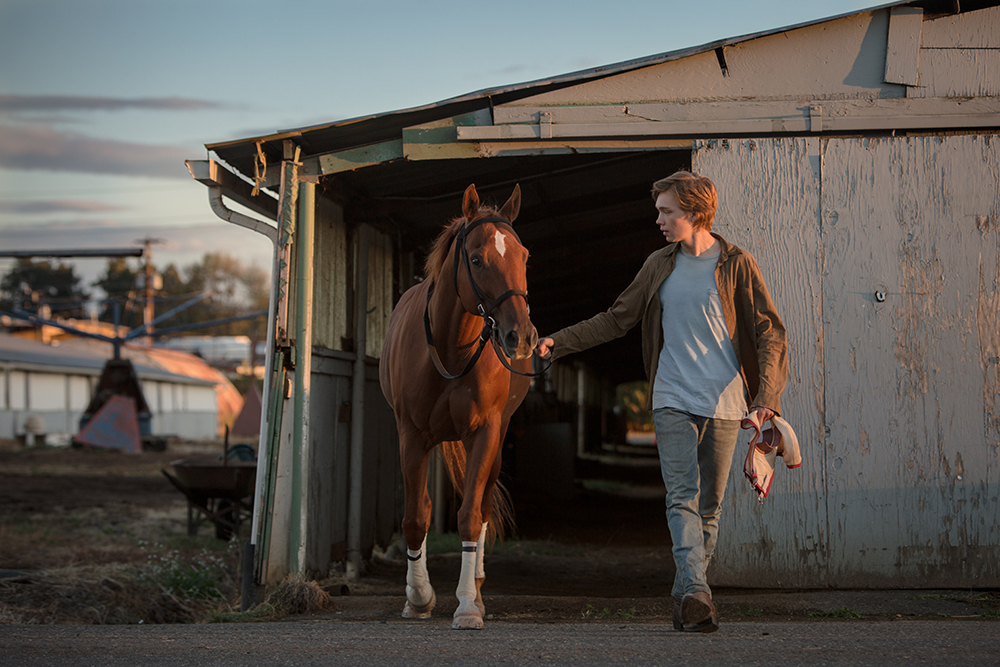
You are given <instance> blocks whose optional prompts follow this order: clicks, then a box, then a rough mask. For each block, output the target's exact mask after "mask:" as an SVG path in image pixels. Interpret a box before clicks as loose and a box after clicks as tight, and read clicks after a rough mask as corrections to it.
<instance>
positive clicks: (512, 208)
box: [500, 185, 521, 222]
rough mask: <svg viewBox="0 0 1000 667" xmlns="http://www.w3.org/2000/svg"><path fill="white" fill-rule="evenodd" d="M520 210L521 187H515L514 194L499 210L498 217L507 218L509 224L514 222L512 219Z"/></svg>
mask: <svg viewBox="0 0 1000 667" xmlns="http://www.w3.org/2000/svg"><path fill="white" fill-rule="evenodd" d="M520 210H521V186H520V185H515V186H514V192H512V193H511V195H510V199H508V200H507V203H506V204H504V205H503V207H501V209H500V215H502V216H503V217H505V218H507V219H508V220H510V221H511V222H514V218H516V217H517V214H518V213H519V212H520Z"/></svg>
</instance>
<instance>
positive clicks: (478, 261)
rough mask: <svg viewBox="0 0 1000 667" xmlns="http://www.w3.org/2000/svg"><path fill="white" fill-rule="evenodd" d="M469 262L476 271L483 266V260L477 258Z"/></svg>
mask: <svg viewBox="0 0 1000 667" xmlns="http://www.w3.org/2000/svg"><path fill="white" fill-rule="evenodd" d="M471 261H472V265H473V266H474V267H476V268H477V269H478V268H479V267H481V266H482V265H483V260H482V259H481V258H479V257H473V258H472V260H471Z"/></svg>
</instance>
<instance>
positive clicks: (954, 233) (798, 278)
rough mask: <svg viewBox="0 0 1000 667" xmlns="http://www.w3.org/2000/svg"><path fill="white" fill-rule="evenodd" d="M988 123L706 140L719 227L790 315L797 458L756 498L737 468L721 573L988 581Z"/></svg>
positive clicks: (829, 582)
mask: <svg viewBox="0 0 1000 667" xmlns="http://www.w3.org/2000/svg"><path fill="white" fill-rule="evenodd" d="M995 139H996V138H995V137H993V136H990V135H986V136H977V135H968V136H949V137H937V136H931V137H901V138H878V139H867V138H866V139H826V140H823V141H822V142H820V140H815V139H814V140H805V139H802V140H798V139H784V140H761V139H756V140H753V146H751V145H750V141H749V140H748V141H738V140H730V141H727V142H721V141H719V142H700V143H699V144H698V148H697V150H696V152H695V155H694V162H695V165H694V167H695V169H696V170H697V171H701V172H702V173H705V174H706V175H708V176H710V177H712V178H713V179H715V180H716V183H717V185H719V190H720V200H721V201H720V212H719V217H718V219H717V223H716V225H717V229H718V230H719V231H720V232H721V233H722V234H723V236H726V237H727V238H729V239H730V240H732V241H734V242H735V243H737V244H738V245H741V246H743V247H745V248H747V249H749V250H750V251H751V252H752V253H753V254H754V255H755V256H756V257H757V259H758V262H759V263H760V265H761V267H762V270H763V272H764V276H765V280H767V282H768V286H769V288H770V290H771V292H772V295H773V296H774V298H775V301H776V303H777V304H778V307H779V309H780V312H781V313H782V316H783V317H784V319H785V322H786V326H787V327H788V331H789V345H790V361H791V365H792V368H791V373H790V378H789V384H788V386H787V388H786V391H785V397H784V400H783V403H784V415H783V416H785V418H786V419H788V420H789V421H790V422H791V423H792V425H793V426H794V427H795V428H796V429H797V431H798V433H799V438H800V444H801V445H802V449H803V456H804V459H805V462H804V465H803V467H802V468H801V469H800V470H799V471H785V470H784V469H779V471H778V475H777V476H776V480H775V483H774V486H773V487H772V494H771V497H769V498H768V499H767V500H766V501H765V504H764V505H763V506H758V505H756V504H754V503H753V501H752V497H751V495H750V494H749V493H748V491H747V490H746V489H744V488H743V486H742V485H740V484H739V483H738V482H735V484H734V485H735V487H736V488H735V489H733V490H732V491H731V493H730V497H729V499H728V500H727V516H726V519H724V527H723V531H724V533H723V535H724V537H723V538H721V539H720V544H719V548H718V550H717V552H716V555H715V558H714V563H715V565H714V566H713V576H714V577H715V579H714V580H715V581H717V582H719V583H723V584H725V583H729V584H738V583H739V582H740V581H745V580H746V579H747V578H748V577H769V576H777V575H778V574H779V573H781V574H782V576H783V584H782V585H788V586H794V585H800V586H801V585H814V586H824V585H826V586H871V587H876V586H966V585H969V586H971V585H976V586H996V585H1000V509H998V508H1000V503H998V502H997V500H998V493H1000V465H998V463H1000V462H998V452H1000V230H998V229H997V225H996V224H995V222H994V221H995V220H996V219H997V218H998V214H1000V209H998V207H1000V185H998V183H1000V152H998V149H997V146H998V142H997V141H996V140H995ZM809 141H811V142H812V145H808V144H807V142H809ZM810 152H812V153H813V154H818V155H819V156H820V160H821V164H822V169H821V170H818V171H814V170H811V169H807V168H806V164H808V159H807V158H808V156H809V153H810ZM740 458H741V457H737V459H740ZM739 462H740V461H737V463H736V465H734V469H733V473H732V474H733V477H734V479H735V480H739V479H741V473H740V472H739ZM802 535H809V536H812V537H811V539H810V540H809V542H808V546H805V545H804V544H803V538H802ZM729 540H732V541H733V543H732V544H728V541H729ZM803 559H806V560H808V562H809V563H810V566H809V567H803V564H804V560H803ZM790 573H792V574H790Z"/></svg>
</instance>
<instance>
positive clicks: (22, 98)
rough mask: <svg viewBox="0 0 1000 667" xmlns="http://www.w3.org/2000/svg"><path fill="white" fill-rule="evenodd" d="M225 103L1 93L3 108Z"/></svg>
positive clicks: (186, 107)
mask: <svg viewBox="0 0 1000 667" xmlns="http://www.w3.org/2000/svg"><path fill="white" fill-rule="evenodd" d="M223 106H224V105H222V104H219V103H217V102H208V101H205V100H193V99H189V98H185V97H137V98H121V97H85V96H81V95H0V111H13V112H19V111H46V112H49V111H121V110H123V109H145V110H152V111H202V110H205V109H220V108H223Z"/></svg>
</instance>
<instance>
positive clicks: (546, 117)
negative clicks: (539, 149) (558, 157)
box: [538, 111, 552, 139]
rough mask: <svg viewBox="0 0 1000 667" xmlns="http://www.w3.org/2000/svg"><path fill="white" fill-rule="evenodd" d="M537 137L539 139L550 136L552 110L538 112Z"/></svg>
mask: <svg viewBox="0 0 1000 667" xmlns="http://www.w3.org/2000/svg"><path fill="white" fill-rule="evenodd" d="M538 137H539V138H540V139H551V138H552V112H551V111H542V112H541V113H539V114H538Z"/></svg>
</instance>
